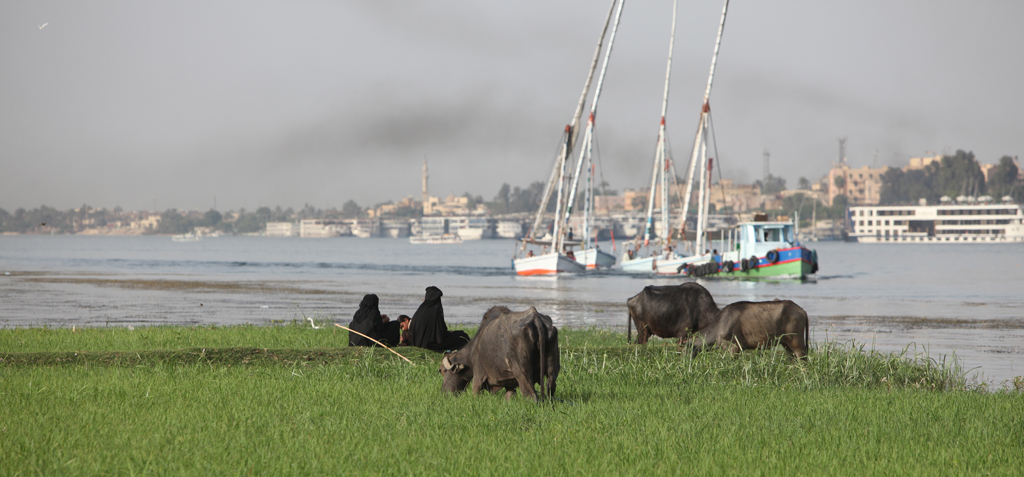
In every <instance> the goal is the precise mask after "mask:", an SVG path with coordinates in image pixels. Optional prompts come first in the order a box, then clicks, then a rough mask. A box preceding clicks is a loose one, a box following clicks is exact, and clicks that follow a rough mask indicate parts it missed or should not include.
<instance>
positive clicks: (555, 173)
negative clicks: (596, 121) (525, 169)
mask: <svg viewBox="0 0 1024 477" xmlns="http://www.w3.org/2000/svg"><path fill="white" fill-rule="evenodd" d="M617 2H618V0H612V5H611V7H609V8H608V16H607V17H606V18H605V20H604V27H603V28H602V29H601V36H600V37H599V38H598V40H597V48H595V49H594V57H593V59H591V60H590V72H589V73H587V81H586V83H584V85H583V92H582V93H581V94H580V100H579V101H578V102H577V103H576V111H575V112H574V113H573V117H572V122H570V123H569V126H568V133H569V139H568V140H567V141H566V142H565V143H563V145H562V150H560V151H559V152H558V157H557V159H556V160H555V167H554V168H553V169H551V176H550V177H549V178H548V183H547V185H546V186H545V187H544V194H543V195H542V196H541V203H540V208H538V209H537V216H536V217H535V218H534V219H533V226H531V227H530V230H529V236H528V237H527V238H528V239H533V238H535V237H536V234H537V229H538V228H539V227H540V223H541V221H542V220H543V219H544V211H545V210H547V208H548V202H549V201H550V200H551V192H552V190H553V189H554V186H555V181H556V180H558V179H559V177H560V174H559V171H561V170H563V169H564V163H563V162H564V160H565V158H566V157H568V156H571V155H572V148H573V146H575V145H576V133H577V131H578V130H579V124H580V116H582V115H583V105H584V104H585V103H586V101H587V94H588V93H589V92H590V82H591V80H592V79H593V78H594V71H595V70H596V69H597V60H598V58H600V56H601V46H602V45H603V44H604V35H605V33H606V32H607V31H608V24H609V23H611V20H612V13H614V12H615V4H616V3H617ZM555 221H556V222H557V221H558V215H555ZM523 246H524V247H525V246H526V243H525V242H524V243H523Z"/></svg>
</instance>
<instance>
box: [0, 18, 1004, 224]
mask: <svg viewBox="0 0 1024 477" xmlns="http://www.w3.org/2000/svg"><path fill="white" fill-rule="evenodd" d="M609 5H610V0H605V1H594V0H590V1H583V0H575V1H562V2H553V1H516V2H480V1H460V0H446V1H412V0H408V1H402V2H399V1H385V0H373V1H352V0H349V1H344V2H337V1H323V2H259V1H238V2H228V1H213V2H208V1H202V2H200V1H194V2H189V1H149V2H124V1H120V2H103V1H95V0H90V1H87V2H83V1H69V2H53V1H15V0H9V1H4V2H0V207H2V208H5V209H7V210H8V211H12V210H14V209H15V208H17V207H26V208H34V207H38V206H39V205H41V204H46V205H50V206H54V207H57V208H61V209H63V208H70V207H77V206H79V205H81V204H83V203H88V204H89V205H92V206H94V207H113V206H115V205H120V206H122V207H124V208H126V209H152V208H153V207H154V204H155V205H156V207H157V208H158V209H160V210H163V209H167V208H171V207H177V208H189V209H190V208H198V209H203V210H205V209H208V208H210V207H211V206H212V205H213V201H214V196H216V198H217V206H218V208H219V209H221V210H226V209H232V208H238V207H242V206H244V207H247V208H249V209H250V210H251V209H253V208H255V207H257V206H259V205H271V206H273V205H281V206H285V207H287V206H293V207H302V206H303V204H305V203H310V204H312V205H314V206H316V207H321V208H323V207H340V206H341V205H342V204H343V203H344V202H345V201H347V200H349V199H354V200H355V201H357V202H358V203H359V204H361V205H364V206H366V205H372V204H374V203H376V202H378V201H382V200H387V199H393V200H397V199H400V198H402V197H404V196H408V195H412V196H415V197H419V194H420V173H421V166H422V161H423V158H424V156H426V157H427V158H428V160H429V165H430V187H431V195H437V196H444V195H447V194H449V193H456V194H462V193H463V192H467V191H468V192H470V193H472V194H474V195H482V196H483V197H484V198H485V199H490V198H492V197H493V196H494V195H495V193H496V191H497V189H498V188H499V187H500V185H501V184H502V183H503V182H508V183H510V184H512V185H513V186H516V185H518V186H525V185H527V184H529V183H530V182H533V181H542V180H545V179H546V178H547V174H548V172H549V170H550V169H549V168H550V166H551V164H552V160H553V156H554V153H555V151H556V148H557V146H558V141H559V136H560V135H561V132H562V129H563V128H564V125H565V124H566V123H567V122H568V121H569V120H570V119H571V116H572V112H573V109H574V107H575V104H576V100H577V98H578V96H579V91H580V89H581V88H582V86H583V82H584V80H585V77H586V73H587V68H588V66H589V61H590V58H591V55H592V53H593V48H594V45H595V43H596V41H597V37H598V34H599V33H600V28H601V26H602V23H603V21H604V17H605V15H606V13H607V9H608V6H609ZM721 8H722V3H721V2H720V1H718V0H713V1H712V0H702V1H681V2H680V6H679V24H678V27H677V28H678V31H677V34H676V54H675V60H674V64H673V78H672V89H671V100H670V105H669V111H668V119H667V122H668V129H669V139H670V141H671V144H672V145H673V149H674V155H675V157H676V160H677V167H678V168H679V169H680V170H682V169H683V168H684V167H685V163H686V160H687V159H688V157H687V156H688V150H689V146H690V144H692V141H693V134H694V132H695V128H696V126H697V120H698V116H699V108H700V100H701V96H702V95H703V91H704V84H705V82H706V78H707V72H708V66H709V63H710V59H711V52H712V48H713V45H714V37H715V32H716V29H717V27H718V19H719V15H720V13H721ZM671 12H672V2H671V1H669V0H658V1H652V0H645V1H639V0H629V1H628V2H627V3H626V5H625V9H624V12H623V18H622V25H621V27H620V30H619V34H618V37H617V39H616V43H615V49H614V53H613V55H612V59H611V65H610V67H609V72H608V77H607V79H606V83H605V89H604V92H603V94H602V97H601V103H600V107H599V114H598V121H597V124H598V126H597V140H598V146H599V149H600V166H601V167H602V168H603V171H602V172H603V175H604V178H605V179H606V180H607V181H608V182H610V183H611V187H613V188H615V189H622V188H624V187H633V188H636V187H641V186H642V185H643V184H644V183H646V181H647V180H648V175H649V174H650V162H651V160H652V158H653V154H654V147H655V142H656V139H657V130H658V119H659V118H658V116H659V113H660V103H661V95H662V85H663V82H664V74H665V57H666V54H667V50H668V36H669V26H670V21H671V18H670V17H671ZM1022 21H1024V2H1021V1H1017V0H1006V1H970V2H967V1H962V2H947V1H936V0H921V1H893V0H886V1H873V0H871V1H865V0H856V1H843V2H840V1H781V0H775V1H770V2H765V1H756V2H754V1H743V0H733V1H732V3H731V4H730V10H729V17H728V21H727V24H726V29H725V37H724V39H723V43H722V51H721V54H720V57H719V66H718V71H717V73H716V78H715V87H714V91H713V92H712V98H711V105H712V111H713V118H714V123H715V127H716V140H717V144H718V150H719V154H720V156H721V157H720V160H721V162H722V163H723V172H724V174H725V176H726V177H732V178H734V179H737V180H739V181H744V182H751V181H753V180H755V179H758V178H760V177H761V171H762V151H764V150H765V149H769V150H770V151H771V158H772V161H771V170H772V173H774V174H776V175H780V176H782V177H784V178H785V179H786V180H787V181H788V184H789V185H790V187H793V186H795V185H796V181H797V179H798V178H799V177H801V176H804V177H807V178H809V179H811V180H816V179H818V178H819V177H820V176H821V175H822V174H824V173H825V172H826V171H827V170H828V168H829V166H830V163H831V162H832V161H834V160H835V158H836V154H837V142H836V139H837V138H838V137H840V136H848V137H849V140H848V154H847V155H848V156H849V159H850V163H851V165H854V166H856V167H859V166H862V165H870V164H872V163H877V165H879V166H881V165H886V164H888V165H904V164H906V162H907V159H908V158H909V157H911V156H919V155H923V154H925V153H926V152H927V151H934V152H939V153H941V152H944V151H945V152H953V151H955V150H956V149H965V150H973V151H974V152H975V154H976V155H977V157H978V158H979V159H980V160H981V161H982V162H987V163H992V162H996V161H997V160H998V158H999V157H1000V156H1002V155H1005V154H1008V155H1019V154H1022V153H1024V133H1022V132H1024V121H1022V114H1024V92H1022V86H1024V52H1022V51H1021V49H1022V48H1024V28H1022V27H1021V22H1022ZM44 23H48V25H46V26H45V28H42V29H40V28H39V25H42V24H44ZM875 151H877V159H876V158H875V157H876V152H875ZM876 161H877V162H876Z"/></svg>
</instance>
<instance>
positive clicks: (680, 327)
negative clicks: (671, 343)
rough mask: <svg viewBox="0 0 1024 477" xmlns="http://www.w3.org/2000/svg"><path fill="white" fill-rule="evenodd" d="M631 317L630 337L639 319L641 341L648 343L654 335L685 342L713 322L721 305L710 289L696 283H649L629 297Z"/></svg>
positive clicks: (628, 334) (637, 327)
mask: <svg viewBox="0 0 1024 477" xmlns="http://www.w3.org/2000/svg"><path fill="white" fill-rule="evenodd" d="M626 306H627V307H628V308H629V318H628V319H627V320H626V327H627V329H628V331H627V334H626V341H627V342H628V341H631V340H632V334H633V329H632V327H631V325H632V324H633V323H636V342H637V344H644V343H647V339H648V338H650V337H651V335H654V336H659V337H662V338H678V339H679V344H682V343H683V340H685V339H686V338H687V337H688V336H689V335H690V333H694V332H696V331H697V330H699V329H703V328H704V327H706V326H708V325H710V324H711V323H713V322H714V319H715V315H717V314H718V306H717V305H715V299H714V298H712V297H711V293H709V292H708V290H707V289H706V288H704V287H702V286H700V285H698V284H696V283H683V284H682V285H672V286H660V287H656V286H646V287H644V289H643V291H641V292H640V293H637V294H636V295H635V296H633V297H632V298H630V299H629V300H626Z"/></svg>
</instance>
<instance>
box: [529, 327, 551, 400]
mask: <svg viewBox="0 0 1024 477" xmlns="http://www.w3.org/2000/svg"><path fill="white" fill-rule="evenodd" d="M537 321H540V320H537ZM540 325H541V326H538V327H537V335H538V336H537V338H538V339H537V345H538V346H540V395H541V396H543V397H544V398H547V397H548V392H547V386H546V385H545V382H546V381H547V377H548V359H547V350H548V327H547V326H543V325H544V323H543V322H542V323H540ZM531 386H532V384H531Z"/></svg>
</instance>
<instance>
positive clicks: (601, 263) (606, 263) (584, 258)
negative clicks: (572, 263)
mask: <svg viewBox="0 0 1024 477" xmlns="http://www.w3.org/2000/svg"><path fill="white" fill-rule="evenodd" d="M575 254H576V261H577V262H580V263H581V264H583V266H585V267H587V270H600V269H605V268H611V267H612V266H613V265H615V255H612V254H610V253H608V252H604V251H601V250H598V249H596V248H588V249H586V250H580V251H579V252H575Z"/></svg>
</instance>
